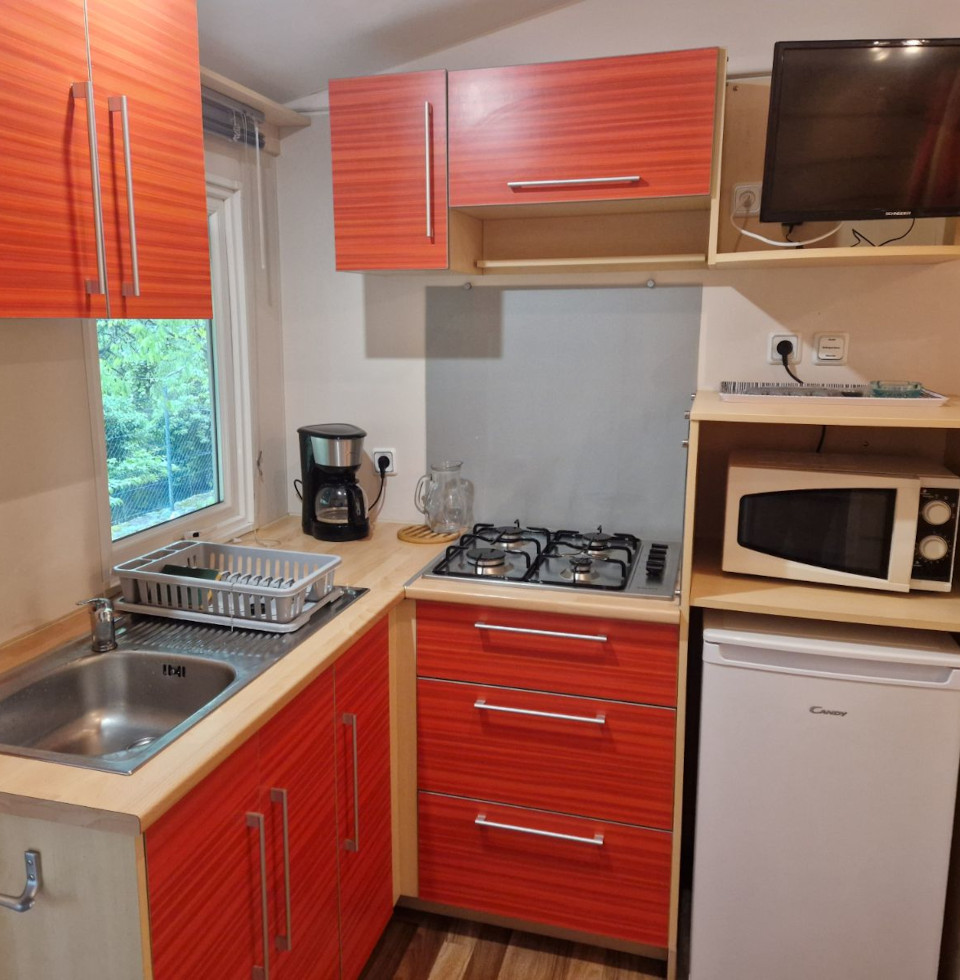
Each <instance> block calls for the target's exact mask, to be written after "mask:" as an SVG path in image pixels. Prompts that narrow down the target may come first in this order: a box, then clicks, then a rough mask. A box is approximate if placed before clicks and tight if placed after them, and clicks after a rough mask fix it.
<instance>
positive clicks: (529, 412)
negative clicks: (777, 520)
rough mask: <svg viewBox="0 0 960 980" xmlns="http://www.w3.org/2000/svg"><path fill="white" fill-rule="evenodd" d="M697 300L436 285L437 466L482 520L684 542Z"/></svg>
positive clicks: (430, 446) (431, 352) (624, 291)
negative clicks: (459, 483)
mask: <svg viewBox="0 0 960 980" xmlns="http://www.w3.org/2000/svg"><path fill="white" fill-rule="evenodd" d="M700 293H701V290H700V287H699V286H684V287H657V288H655V289H648V288H645V287H637V288H615V289H597V288H578V289H557V288H540V289H529V288H522V289H501V288H497V287H487V286H478V287H476V288H473V289H464V288H462V287H429V288H428V289H427V332H426V344H427V362H426V410H427V457H428V461H431V462H432V461H439V460H443V459H462V460H464V467H463V473H464V476H465V477H467V478H468V479H470V480H472V481H473V483H474V486H475V493H476V496H475V503H474V518H475V520H478V521H489V522H492V523H497V524H508V523H512V522H513V521H514V520H519V521H520V522H521V523H523V524H539V525H545V526H550V527H554V528H559V527H565V528H577V529H592V528H594V527H597V526H598V525H601V524H602V525H603V529H604V530H605V531H617V530H619V531H626V532H634V533H639V534H641V535H643V536H646V537H657V538H678V537H679V535H680V530H681V525H682V518H683V487H684V474H685V469H686V450H684V449H683V448H682V446H681V441H682V440H683V439H685V438H686V432H687V422H686V420H685V419H684V417H683V415H684V412H686V411H687V410H688V409H689V407H690V394H691V392H693V390H694V388H695V387H696V378H697V345H698V338H699V332H700V299H701V296H700Z"/></svg>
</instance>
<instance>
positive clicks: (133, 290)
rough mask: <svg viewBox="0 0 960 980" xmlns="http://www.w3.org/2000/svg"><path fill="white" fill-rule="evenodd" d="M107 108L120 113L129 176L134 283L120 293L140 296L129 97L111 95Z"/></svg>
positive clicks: (128, 193) (128, 208)
mask: <svg viewBox="0 0 960 980" xmlns="http://www.w3.org/2000/svg"><path fill="white" fill-rule="evenodd" d="M107 108H108V109H109V110H110V111H111V112H119V113H120V128H121V131H122V132H123V167H124V173H125V174H126V175H127V226H128V227H129V229H130V270H131V272H132V275H133V281H132V282H125V283H123V284H122V285H121V287H120V291H121V292H122V293H123V295H124V296H139V295H140V260H139V259H138V257H137V218H136V215H135V214H134V211H133V168H132V166H131V163H130V113H129V111H128V110H127V97H126V96H125V95H111V96H110V98H109V99H107Z"/></svg>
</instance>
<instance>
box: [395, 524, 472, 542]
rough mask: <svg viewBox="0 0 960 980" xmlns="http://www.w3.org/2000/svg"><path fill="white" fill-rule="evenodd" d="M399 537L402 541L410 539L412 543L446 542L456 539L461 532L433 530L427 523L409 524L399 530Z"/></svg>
mask: <svg viewBox="0 0 960 980" xmlns="http://www.w3.org/2000/svg"><path fill="white" fill-rule="evenodd" d="M397 537H398V538H399V539H400V540H401V541H410V542H411V543H412V544H446V542H448V541H456V540H457V538H459V537H460V533H459V532H458V531H452V532H451V531H448V532H447V533H446V534H440V533H438V532H437V531H431V530H430V528H428V527H427V525H426V524H408V525H407V526H406V527H402V528H400V530H399V531H397Z"/></svg>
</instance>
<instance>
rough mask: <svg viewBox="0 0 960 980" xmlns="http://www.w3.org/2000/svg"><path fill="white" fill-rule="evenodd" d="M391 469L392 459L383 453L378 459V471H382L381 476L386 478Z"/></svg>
mask: <svg viewBox="0 0 960 980" xmlns="http://www.w3.org/2000/svg"><path fill="white" fill-rule="evenodd" d="M389 468H390V457H389V456H385V455H383V454H382V453H381V454H380V455H379V456H378V457H377V469H378V470H379V471H380V476H386V475H387V470H388V469H389Z"/></svg>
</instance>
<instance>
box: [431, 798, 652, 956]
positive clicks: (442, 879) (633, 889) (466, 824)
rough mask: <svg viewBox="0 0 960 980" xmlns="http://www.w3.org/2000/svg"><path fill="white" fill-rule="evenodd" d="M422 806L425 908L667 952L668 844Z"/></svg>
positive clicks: (434, 803)
mask: <svg viewBox="0 0 960 980" xmlns="http://www.w3.org/2000/svg"><path fill="white" fill-rule="evenodd" d="M419 803H420V806H419V810H420V898H422V899H424V900H425V901H431V902H443V903H446V904H450V905H457V906H460V907H461V908H467V909H471V910H473V911H479V912H488V913H491V914H494V915H505V916H510V917H513V918H518V919H527V920H531V921H536V922H540V923H545V924H548V925H553V926H559V927H561V928H566V929H576V930H579V931H582V932H591V933H595V934H598V935H604V936H613V937H616V938H619V939H625V940H628V941H631V942H637V943H646V944H648V945H651V946H660V947H664V946H666V944H667V920H668V910H669V894H670V848H671V836H670V834H668V833H665V832H663V831H659V830H645V829H643V828H640V827H629V826H625V825H623V824H608V823H604V822H602V821H597V820H584V819H579V818H574V817H564V816H559V815H557V814H552V813H544V812H543V811H540V810H525V809H522V808H519V807H504V806H493V805H490V804H487V803H480V802H477V801H474V800H462V799H452V798H450V797H446V796H436V795H433V794H430V793H421V794H420V800H419ZM478 818H479V819H481V820H485V821H487V825H486V826H481V825H480V824H478V823H477V820H478ZM490 823H493V824H500V825H501V826H490V825H489V824H490ZM535 832H539V833H535ZM546 835H559V836H546ZM569 838H574V839H572V840H571V839H569Z"/></svg>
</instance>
